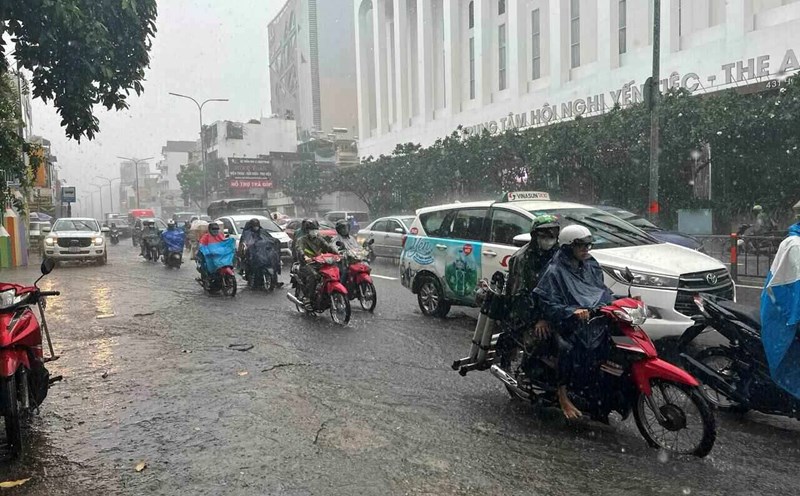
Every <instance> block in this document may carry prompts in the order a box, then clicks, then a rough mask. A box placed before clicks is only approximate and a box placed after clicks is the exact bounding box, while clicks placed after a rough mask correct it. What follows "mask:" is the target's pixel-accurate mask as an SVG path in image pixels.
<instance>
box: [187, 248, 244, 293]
mask: <svg viewBox="0 0 800 496" xmlns="http://www.w3.org/2000/svg"><path fill="white" fill-rule="evenodd" d="M235 249H236V240H235V239H233V238H228V239H226V240H224V241H220V242H219V243H212V244H209V245H200V247H199V248H198V250H197V256H196V262H197V270H198V272H200V277H199V278H198V279H197V282H198V283H200V285H201V286H202V287H203V289H204V290H205V291H206V292H207V293H209V294H217V293H220V292H221V293H222V294H223V295H224V296H231V297H233V296H236V289H237V283H236V274H235V273H234V271H233V258H234V255H235Z"/></svg>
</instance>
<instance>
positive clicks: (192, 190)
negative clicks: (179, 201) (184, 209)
mask: <svg viewBox="0 0 800 496" xmlns="http://www.w3.org/2000/svg"><path fill="white" fill-rule="evenodd" d="M178 182H179V183H180V185H181V198H183V199H184V200H185V201H187V202H192V203H194V204H195V205H196V206H197V208H202V202H203V200H204V199H205V194H204V193H205V190H204V187H203V169H202V168H201V167H200V166H199V165H197V164H189V165H182V166H181V171H180V172H178Z"/></svg>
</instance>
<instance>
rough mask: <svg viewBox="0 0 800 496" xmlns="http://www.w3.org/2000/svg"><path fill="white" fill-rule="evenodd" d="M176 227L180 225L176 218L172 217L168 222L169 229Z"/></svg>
mask: <svg viewBox="0 0 800 496" xmlns="http://www.w3.org/2000/svg"><path fill="white" fill-rule="evenodd" d="M176 227H178V225H177V224H176V223H175V220H174V219H170V220H169V221H168V222H167V229H175V228H176Z"/></svg>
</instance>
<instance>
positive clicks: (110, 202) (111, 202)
mask: <svg viewBox="0 0 800 496" xmlns="http://www.w3.org/2000/svg"><path fill="white" fill-rule="evenodd" d="M94 178H95V179H102V180H103V181H106V182H107V183H108V210H109V211H110V213H113V212H114V194H113V191H112V188H111V183H113V182H114V181H121V180H122V178H120V177H115V178H114V179H108V178H107V177H103V176H95V177H94Z"/></svg>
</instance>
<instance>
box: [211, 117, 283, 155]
mask: <svg viewBox="0 0 800 496" xmlns="http://www.w3.org/2000/svg"><path fill="white" fill-rule="evenodd" d="M214 125H215V126H217V140H216V143H211V144H208V143H207V144H206V145H207V146H208V153H213V152H217V157H218V158H228V157H251V158H252V157H257V156H259V155H268V154H269V153H270V152H296V151H297V130H296V124H295V121H293V120H286V119H277V118H269V119H268V118H263V119H261V123H260V124H249V123H245V124H242V126H243V139H228V138H227V137H226V132H227V122H226V121H218V122H215V123H214Z"/></svg>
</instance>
